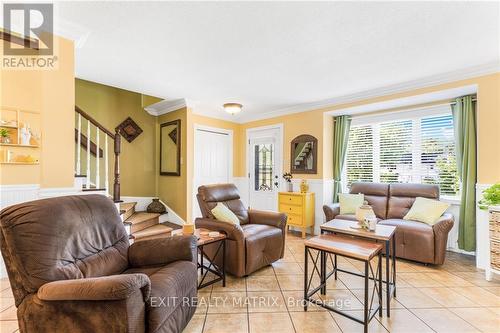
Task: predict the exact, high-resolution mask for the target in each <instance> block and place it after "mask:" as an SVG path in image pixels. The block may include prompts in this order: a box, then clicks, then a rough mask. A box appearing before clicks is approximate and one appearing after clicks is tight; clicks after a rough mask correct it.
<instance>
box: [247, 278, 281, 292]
mask: <svg viewBox="0 0 500 333" xmlns="http://www.w3.org/2000/svg"><path fill="white" fill-rule="evenodd" d="M247 290H248V291H275V290H279V285H278V280H276V276H249V277H248V278H247Z"/></svg>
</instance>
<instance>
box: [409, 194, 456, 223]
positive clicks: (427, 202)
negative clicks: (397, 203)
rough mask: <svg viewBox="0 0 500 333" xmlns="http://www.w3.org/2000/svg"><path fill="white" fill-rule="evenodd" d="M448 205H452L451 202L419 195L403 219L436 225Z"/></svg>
mask: <svg viewBox="0 0 500 333" xmlns="http://www.w3.org/2000/svg"><path fill="white" fill-rule="evenodd" d="M448 207H450V204H448V203H446V202H442V201H439V200H433V199H427V198H421V197H417V198H416V199H415V202H414V203H413V205H412V206H411V209H410V211H409V212H408V214H406V215H405V217H403V219H404V220H412V221H418V222H424V223H427V224H428V225H434V224H435V223H436V222H437V220H439V218H440V217H441V215H443V213H444V212H445V211H446V210H447V209H448Z"/></svg>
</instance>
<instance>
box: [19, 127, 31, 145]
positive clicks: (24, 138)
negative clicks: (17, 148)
mask: <svg viewBox="0 0 500 333" xmlns="http://www.w3.org/2000/svg"><path fill="white" fill-rule="evenodd" d="M28 126H29V125H26V124H25V125H24V127H23V128H21V144H22V145H23V146H29V144H30V139H31V133H30V129H29V127H28Z"/></svg>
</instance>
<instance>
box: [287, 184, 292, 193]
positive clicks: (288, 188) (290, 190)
mask: <svg viewBox="0 0 500 333" xmlns="http://www.w3.org/2000/svg"><path fill="white" fill-rule="evenodd" d="M286 189H287V191H288V192H293V183H292V182H287V183H286Z"/></svg>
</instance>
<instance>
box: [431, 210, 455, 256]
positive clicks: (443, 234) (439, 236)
mask: <svg viewBox="0 0 500 333" xmlns="http://www.w3.org/2000/svg"><path fill="white" fill-rule="evenodd" d="M453 224H454V218H453V215H452V214H451V213H444V214H443V215H442V216H441V217H440V218H439V220H438V221H437V222H436V223H435V224H434V225H433V226H432V231H433V232H434V264H437V265H441V264H443V263H444V257H445V254H446V244H447V242H448V233H449V232H450V230H451V228H452V227H453Z"/></svg>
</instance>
